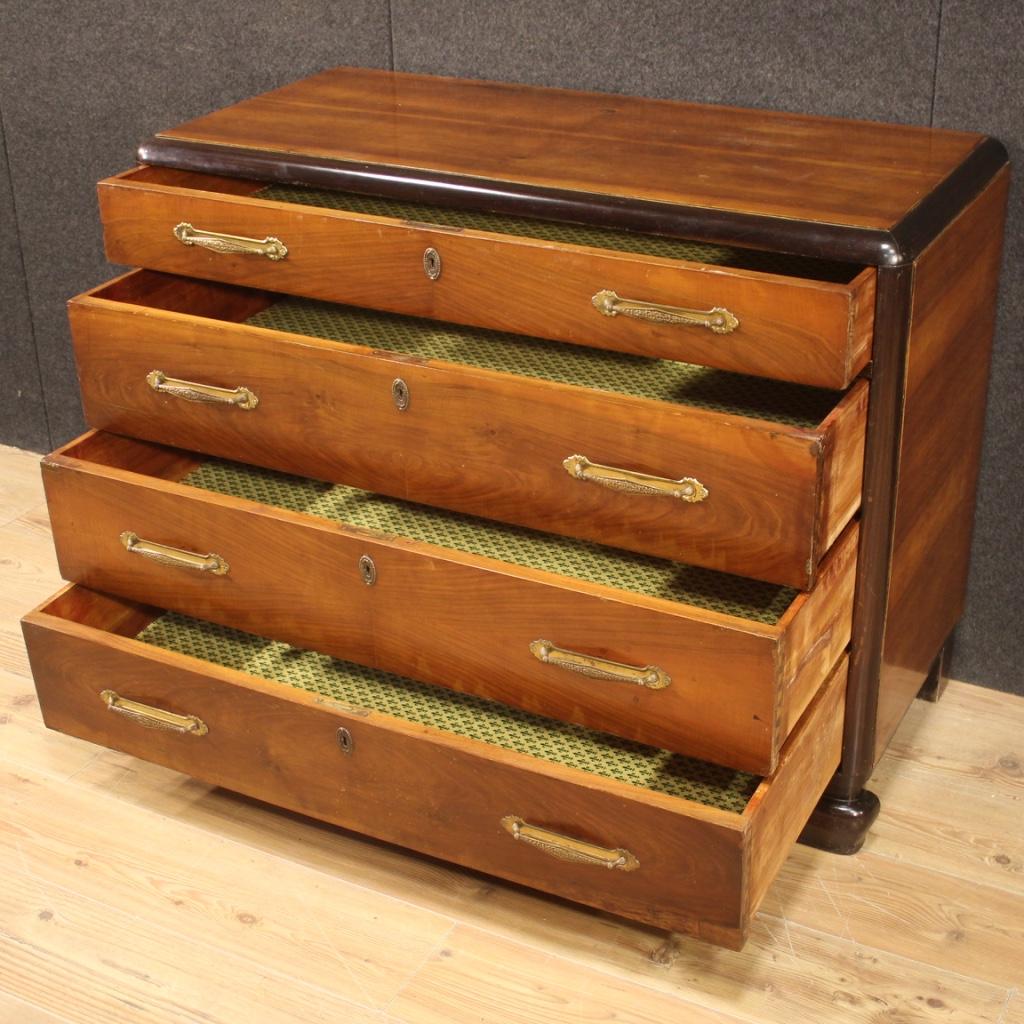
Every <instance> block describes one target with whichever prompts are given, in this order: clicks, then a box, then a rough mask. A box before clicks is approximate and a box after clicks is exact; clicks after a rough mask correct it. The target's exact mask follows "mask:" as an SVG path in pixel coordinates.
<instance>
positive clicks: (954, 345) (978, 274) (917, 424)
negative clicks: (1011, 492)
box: [874, 170, 1009, 761]
mask: <svg viewBox="0 0 1024 1024" xmlns="http://www.w3.org/2000/svg"><path fill="white" fill-rule="evenodd" d="M1008 187H1009V171H1006V170H1004V171H1003V172H1002V173H1001V174H1000V175H999V176H998V177H997V178H996V179H995V180H994V181H993V182H992V184H991V185H989V187H988V188H987V189H986V190H985V191H984V192H983V193H982V194H981V195H980V196H979V197H978V198H977V199H976V200H975V202H974V203H972V204H971V206H969V207H968V208H967V210H965V211H964V212H963V213H962V214H961V215H960V216H959V217H958V218H957V219H956V220H955V221H954V222H953V223H952V224H951V225H950V226H949V227H948V228H947V229H946V231H945V232H943V234H942V235H941V236H940V237H939V238H938V239H937V240H936V241H935V242H934V243H933V244H932V245H931V246H930V247H929V248H928V249H927V250H926V251H925V253H924V254H923V255H922V257H921V259H920V261H919V262H918V263H917V264H916V266H915V268H914V298H913V312H912V318H911V323H910V340H909V346H908V355H907V366H906V387H905V392H904V402H903V429H902V439H901V441H900V450H899V490H898V494H897V498H896V510H895V519H894V523H893V527H892V528H893V556H892V569H891V575H890V583H889V599H888V611H887V615H886V622H885V646H884V650H883V655H882V666H881V678H880V684H879V695H878V711H877V724H876V729H875V734H874V760H875V761H877V760H878V758H880V757H881V755H882V752H883V751H884V750H885V747H886V745H887V744H888V743H889V740H890V739H891V738H892V735H893V733H894V732H895V730H896V727H897V725H898V724H899V721H900V719H901V718H902V717H903V714H904V713H905V712H906V709H907V707H908V706H909V705H910V703H911V701H912V700H913V699H914V697H915V696H916V695H917V693H918V691H919V690H920V689H921V686H922V684H923V683H924V681H925V679H926V677H927V675H928V673H929V671H930V669H931V667H932V664H933V662H934V660H935V658H936V657H937V656H938V654H939V651H940V650H941V648H942V645H943V644H944V643H945V642H946V638H947V637H948V636H949V634H950V633H951V632H952V630H953V627H954V626H955V625H956V623H957V621H958V620H959V619H960V616H961V614H962V613H963V606H964V599H965V596H966V589H967V571H968V566H969V561H970V549H971V531H972V528H973V524H974V503H975V490H976V484H977V477H978V466H979V461H980V452H981V439H982V432H983V430H984V425H985V396H986V392H987V389H988V371H989V358H990V352H991V346H992V333H993V330H994V327H995V314H996V304H995V300H996V288H997V284H998V279H999V265H1000V259H1001V256H1002V241H1003V221H1004V216H1005V208H1006V195H1007V189H1008Z"/></svg>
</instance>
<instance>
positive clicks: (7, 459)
mask: <svg viewBox="0 0 1024 1024" xmlns="http://www.w3.org/2000/svg"><path fill="white" fill-rule="evenodd" d="M39 458H40V456H38V455H37V454H36V453H35V452H26V451H22V450H21V449H19V448H11V447H10V446H9V445H0V469H2V472H0V524H3V523H7V522H10V521H11V520H12V519H17V518H18V516H20V515H22V514H24V513H25V512H27V511H28V510H29V509H31V508H33V507H34V506H37V505H38V504H39V503H40V502H41V501H42V500H43V484H42V479H41V477H40V475H39Z"/></svg>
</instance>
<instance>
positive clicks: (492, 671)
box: [44, 434, 856, 774]
mask: <svg viewBox="0 0 1024 1024" xmlns="http://www.w3.org/2000/svg"><path fill="white" fill-rule="evenodd" d="M97 439H98V440H99V441H100V442H102V445H103V447H104V449H106V448H108V447H109V446H110V445H111V444H112V443H114V444H118V443H119V445H120V447H121V450H122V454H121V455H120V456H118V457H117V458H116V460H115V459H110V458H109V456H107V455H105V454H103V453H100V455H99V456H98V457H94V456H93V449H94V443H95V442H96V440H97ZM153 447H155V446H152V445H147V444H143V443H141V442H138V441H132V440H128V439H127V438H113V437H112V435H104V434H93V435H87V436H86V437H85V438H84V439H82V440H80V441H79V442H73V443H72V444H71V445H69V446H68V447H66V448H65V449H63V450H60V451H58V452H57V453H55V454H54V455H52V456H49V457H47V459H46V460H44V482H45V485H46V493H47V500H48V503H49V508H50V518H51V522H52V525H53V533H54V541H55V544H56V548H57V554H58V561H59V564H60V568H61V574H62V576H64V578H65V579H68V580H72V581H74V582H77V583H82V584H84V585H86V586H89V587H91V588H94V589H97V590H103V591H109V592H110V593H113V594H118V595H122V596H125V597H129V598H132V599H134V600H139V601H145V602H147V603H154V604H157V605H159V606H161V607H166V608H171V609H173V610H175V611H181V612H185V613H187V614H190V615H195V616H198V617H200V618H204V619H209V620H211V621H215V622H221V623H223V624H225V625H229V626H234V627H236V628H238V629H243V630H246V631H248V632H251V633H256V634H261V635H266V636H270V637H273V638H275V639H278V640H283V641H286V642H288V643H292V644H295V645H297V646H301V647H307V648H311V649H314V650H318V651H322V652H324V653H329V654H335V655H338V656H339V657H342V658H345V659H348V660H351V661H355V662H359V663H361V664H366V665H373V666H375V667H378V668H383V669H386V670H388V671H392V672H396V673H398V674H399V675H406V676H412V677H414V678H417V679H422V680H424V681H426V682H429V683H434V684H437V685H440V686H445V687H450V688H453V689H457V690H465V691H469V692H473V693H477V694H480V695H482V696H484V697H488V698H491V699H494V700H497V701H500V702H502V703H505V704H511V705H514V706H518V707H522V708H525V709H526V710H528V711H531V712H534V713H537V714H543V715H548V716H550V717H553V718H559V719H563V720H567V721H574V722H579V723H580V724H583V725H586V726H588V727H591V728H596V729H601V730H604V731H607V732H611V733H614V734H617V735H621V736H626V737H627V738H630V739H636V740H639V741H641V742H645V743H649V744H652V745H654V746H659V747H663V748H666V749H670V750H675V751H679V752H681V753H686V754H691V755H693V756H696V757H701V758H704V759H706V760H710V761H715V762H716V763H720V764H728V765H731V766H734V767H737V768H743V769H746V770H751V771H756V772H759V773H762V774H765V773H767V772H770V771H771V769H772V767H773V766H774V764H775V760H776V757H777V755H778V750H779V748H780V746H781V744H782V742H783V741H784V739H785V736H786V735H787V733H788V732H789V730H790V728H791V727H792V725H793V724H794V723H795V721H796V718H797V716H798V715H799V712H800V711H802V709H803V707H804V706H805V705H806V703H807V701H808V700H809V698H810V696H811V695H812V694H813V692H814V691H815V690H817V689H818V688H819V687H820V685H821V683H822V681H823V680H824V679H825V678H826V676H827V675H828V673H829V671H830V670H831V668H832V665H833V662H834V659H835V657H838V655H839V653H840V652H841V651H842V649H843V647H844V646H845V644H846V642H847V640H848V638H849V629H850V617H851V608H852V580H853V576H854V571H855V558H854V551H855V548H856V527H855V526H851V528H850V530H849V531H848V532H847V533H846V534H845V535H844V537H843V538H841V540H840V541H839V542H838V543H837V545H836V547H835V549H834V551H833V553H832V554H831V555H830V556H829V559H828V561H827V562H826V564H825V568H824V571H823V574H822V579H823V581H824V582H823V584H822V585H819V586H818V588H816V590H815V592H814V593H813V594H812V595H810V596H809V597H808V596H806V595H800V596H798V597H797V599H796V601H795V602H794V605H793V606H792V607H791V608H790V609H789V610H788V611H787V613H786V614H785V616H784V618H783V620H782V621H781V622H780V623H779V624H778V625H776V626H768V625H763V624H760V623H755V622H752V621H750V620H745V619H740V618H735V617H732V616H728V615H724V614H721V613H718V612H713V611H707V610H703V609H700V608H697V607H695V606H690V605H684V604H680V603H677V602H672V601H668V600H665V599H661V598H653V597H647V596H645V595H640V594H636V593H632V592H628V591H623V590H617V589H613V588H611V587H607V586H602V585H599V584H594V583H588V582H585V581H581V580H577V579H574V578H569V577H565V576H558V575H554V574H551V573H546V572H542V571H539V570H533V569H529V568H526V567H522V566H517V565H511V564H507V563H501V562H495V561H492V560H490V559H487V558H483V557H480V556H476V555H471V554H468V553H465V552H460V551H455V550H451V549H447V548H442V547H438V546H435V545H431V544H424V543H420V542H416V541H412V540H408V539H405V538H401V537H395V536H392V535H388V534H382V533H376V532H373V531H369V530H365V529H359V528H355V527H346V526H343V525H339V524H336V523H332V522H329V521H327V520H323V519H318V518H314V517H311V516H306V515H300V514H296V513H291V512H287V511H284V510H281V509H275V508H270V507H268V506H264V505H259V504H255V503H253V502H247V501H242V500H239V499H235V498H229V497H225V496H223V495H219V494H213V493H211V492H208V491H203V490H199V489H197V488H193V487H188V486H186V485H183V484H179V483H176V482H174V481H173V480H169V479H164V478H162V477H161V476H160V475H159V474H158V475H149V474H148V472H147V470H146V469H142V470H141V471H140V472H132V471H130V470H126V469H124V468H119V467H120V466H122V465H123V464H124V462H125V461H127V459H130V457H131V453H132V452H133V451H134V450H138V453H139V462H140V465H142V466H145V465H147V464H149V463H150V462H151V461H152V456H151V455H150V454H149V453H150V450H151V449H152V448H153ZM100 458H102V459H104V460H105V461H99V459H100ZM111 462H116V465H110V463H111ZM181 471H184V466H183V465H179V466H177V467H176V468H175V470H174V471H173V473H172V475H174V474H177V473H178V472H181ZM125 530H131V531H133V532H135V533H136V534H138V535H139V536H140V537H141V538H143V539H145V540H148V541H154V542H157V543H160V544H166V545H170V546H172V547H176V548H183V549H186V550H189V551H194V552H198V553H201V554H207V553H210V552H213V553H216V554H218V555H220V556H221V557H222V558H224V559H225V560H226V561H227V563H228V565H229V567H230V571H229V572H228V573H227V574H226V575H223V576H214V575H210V574H208V573H203V572H198V571H194V570H188V569H184V568H178V567H169V566H166V565H161V564H158V563H156V562H153V561H150V560H148V559H146V558H143V557H140V556H138V555H134V554H131V553H129V552H128V551H126V550H125V548H124V547H123V546H122V544H121V542H120V539H119V538H120V535H121V533H122V531H125ZM363 555H369V556H370V557H372V558H373V560H374V562H375V565H376V571H377V580H376V583H375V584H374V585H373V586H369V587H368V586H367V585H366V584H365V583H364V582H363V579H362V576H361V574H360V572H359V568H358V561H359V559H360V557H361V556H363ZM833 565H834V566H835V570H834V571H833V569H832V566H833ZM538 639H544V640H548V641H550V642H551V643H554V644H556V645H557V646H559V647H563V648H567V649H569V650H573V651H578V652H581V653H585V654H590V655H594V656H597V657H601V658H608V659H611V660H613V661H617V662H620V663H625V664H628V665H637V666H645V665H657V666H660V667H661V668H662V669H664V670H665V671H666V672H667V673H668V674H669V675H670V676H671V678H672V683H671V685H670V686H669V687H667V688H666V689H662V690H649V689H646V688H643V687H639V686H633V685H629V684H624V683H615V682H608V681H603V680H593V679H588V678H585V677H583V676H580V675H578V674H577V673H575V672H569V671H565V670H564V669H560V668H558V667H556V666H554V665H548V664H544V663H542V662H540V661H538V660H537V659H536V658H534V657H533V655H532V654H531V653H530V650H529V645H530V643H531V642H533V641H534V640H538ZM826 652H827V653H826ZM829 658H831V660H829Z"/></svg>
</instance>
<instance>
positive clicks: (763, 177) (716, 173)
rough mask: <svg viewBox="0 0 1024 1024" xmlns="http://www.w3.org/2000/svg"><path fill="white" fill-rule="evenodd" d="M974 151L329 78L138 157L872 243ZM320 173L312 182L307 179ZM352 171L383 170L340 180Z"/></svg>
mask: <svg viewBox="0 0 1024 1024" xmlns="http://www.w3.org/2000/svg"><path fill="white" fill-rule="evenodd" d="M984 142H985V139H984V137H983V136H981V135H977V134H974V133H967V132H953V131H939V130H934V129H929V128H916V127H905V126H899V125H888V124H876V123H873V122H865V121H845V120H838V119H834V118H823V117H811V116H805V115H796V114H783V113H774V112H770V111H761V110H743V109H738V108H731V107H721V106H705V105H699V104H693V103H682V102H677V101H670V100H655V99H641V98H635V97H627V96H617V95H610V94H603V93H587V92H575V91H569V90H562V89H545V88H537V87H532V86H523V85H511V84H506V83H498V82H482V81H471V80H462V79H455V78H439V77H433V76H426V75H411V74H403V73H397V72H388V71H376V70H367V69H362V68H334V69H331V70H327V71H323V72H321V73H319V74H317V75H313V76H312V77H310V78H307V79H304V80H302V81H299V82H296V83H294V84H292V85H288V86H285V87H284V88H281V89H277V90H274V91H272V92H268V93H264V94H263V95H261V96H256V97H253V98H252V99H248V100H244V101H242V102H241V103H237V104H235V105H234V106H231V107H226V108H224V109H223V110H218V111H215V112H214V113H212V114H208V115H206V116H204V117H199V118H196V119H195V120H193V121H189V122H186V123H185V124H182V125H180V126H178V127H177V128H173V129H171V130H169V131H165V132H161V133H160V134H159V135H158V136H156V138H155V139H153V140H151V142H150V143H148V144H144V145H143V146H142V147H140V150H139V153H140V157H141V158H142V159H143V161H144V162H149V163H165V164H169V165H173V166H179V167H182V166H190V165H191V167H192V169H196V170H208V171H214V172H217V173H229V174H230V173H235V174H249V175H253V176H257V177H275V178H289V179H291V180H293V181H300V182H304V183H313V182H314V181H323V180H325V179H324V178H323V174H325V173H326V172H325V171H324V170H323V168H324V167H325V166H331V165H333V168H334V173H335V178H334V179H333V180H334V182H335V187H346V188H347V187H354V190H357V191H384V192H387V191H389V188H388V187H386V186H389V185H390V186H393V187H392V188H390V191H397V190H399V189H402V188H404V189H405V190H406V191H408V190H409V188H410V187H411V180H413V179H415V180H418V181H419V182H421V183H422V182H423V181H424V179H426V178H430V179H432V184H431V185H430V189H431V192H430V195H431V196H432V197H434V198H437V197H438V196H441V195H442V192H443V190H447V192H446V195H447V199H448V201H451V202H453V203H457V204H459V205H467V204H468V202H469V201H470V200H467V198H466V196H465V195H463V196H461V197H460V196H457V195H455V193H456V192H458V191H459V190H461V191H462V192H467V191H468V192H470V193H474V192H477V193H480V192H482V193H486V194H487V195H492V196H493V195H497V196H498V197H499V200H500V201H501V204H502V205H503V206H504V208H505V209H513V208H514V209H516V210H517V211H518V212H523V213H533V214H535V215H539V216H545V215H546V216H563V217H567V218H569V219H591V218H586V217H585V216H583V215H574V214H573V213H572V210H571V209H570V207H573V206H576V207H582V206H583V205H585V203H586V202H590V203H591V204H596V205H601V206H603V207H604V208H614V209H617V210H619V211H620V216H621V218H622V219H621V223H623V224H626V223H627V222H628V221H627V219H626V214H624V213H622V211H623V209H625V210H627V211H628V210H634V211H635V210H636V209H639V208H645V209H646V211H647V214H650V211H651V210H661V212H662V214H663V215H664V214H665V212H666V211H667V214H668V220H670V221H671V220H673V218H674V217H675V215H676V212H677V211H678V210H680V209H681V208H685V209H687V210H689V211H690V222H689V223H688V224H687V230H691V231H692V230H694V229H693V227H692V224H693V223H696V224H697V226H698V228H699V227H700V225H701V223H707V224H710V223H711V221H724V222H726V223H727V224H728V231H726V232H724V234H731V236H732V237H733V239H734V240H740V241H741V242H742V240H743V236H742V229H741V228H740V227H737V224H738V223H739V221H742V220H743V219H744V218H746V219H748V220H749V219H750V218H757V219H761V220H764V219H765V218H770V219H771V220H772V222H774V223H776V224H777V223H779V222H780V221H781V222H784V221H797V222H801V223H802V224H804V225H819V226H820V227H821V231H824V232H825V233H826V234H827V233H828V232H832V233H833V234H836V233H837V232H838V233H840V234H842V233H843V232H847V233H849V232H850V231H851V230H852V231H860V232H862V233H865V232H866V233H868V234H871V233H873V234H874V235H875V236H878V235H879V233H880V232H887V231H890V230H892V229H893V228H895V227H896V226H897V225H899V224H900V222H901V221H903V219H904V218H905V217H906V216H907V215H908V213H910V211H912V210H915V208H917V207H918V206H919V204H920V203H921V202H922V200H923V199H925V198H926V197H927V196H929V195H930V194H931V193H933V192H934V191H935V189H936V188H937V187H938V186H939V185H940V183H942V182H943V181H945V180H946V179H948V178H949V176H950V175H951V173H953V172H954V171H955V170H956V169H957V168H958V167H961V165H963V164H964V161H965V160H967V159H968V157H969V156H971V155H972V153H973V154H974V160H975V162H978V161H977V156H978V150H979V148H980V149H984V148H985V147H984V146H983V143H984ZM183 151H184V152H185V154H186V155H185V156H182V152H183ZM211 154H212V156H211ZM1002 159H1003V160H1005V154H1003V155H1002ZM246 160H248V161H249V163H248V164H245V161H246ZM232 161H234V164H232ZM260 161H261V162H260ZM275 161H276V162H275ZM317 166H319V167H320V173H321V177H320V178H316V177H315V175H314V176H313V177H310V168H314V169H315V168H316V167H317ZM339 167H340V168H342V169H343V174H342V175H341V176H339V175H338V173H337V172H338V168H339ZM353 168H359V169H360V173H362V174H363V176H364V177H366V176H367V173H368V172H369V171H372V170H374V169H377V170H378V171H379V170H380V169H384V171H385V173H383V174H379V173H378V174H376V175H371V177H374V178H375V183H374V184H373V185H370V184H363V185H361V186H360V185H359V184H358V183H357V184H356V185H355V186H351V182H350V179H351V178H352V175H353V173H355V172H354V171H353ZM409 172H411V173H409ZM382 182H383V183H384V185H383V186H382V185H381V183H382ZM478 186H482V188H480V187H478ZM556 193H557V195H558V196H561V197H562V200H563V201H562V202H561V204H560V202H559V201H558V200H557V199H556V197H555V194H556ZM513 199H514V200H516V201H518V202H519V206H518V207H515V206H513V204H512V200H513ZM440 201H442V202H443V201H446V200H445V199H444V198H442V199H441V200H440ZM531 201H532V202H533V204H534V207H535V208H533V209H531V208H530V203H531ZM609 204H611V206H609ZM560 205H561V206H562V207H564V208H563V209H559V206H560ZM695 213H696V214H697V216H695ZM700 214H702V215H703V217H704V220H703V221H701V219H700V216H699V215H700ZM594 219H596V215H595V218H594ZM680 224H681V222H680ZM633 226H635V227H637V229H639V230H643V229H644V228H643V226H641V225H640V224H639V223H637V224H635V225H633ZM648 227H649V228H652V229H655V230H657V229H658V225H657V224H656V223H653V222H649V223H648ZM782 230H783V233H785V232H786V230H787V229H786V228H785V226H784V227H783V229H782ZM790 230H791V231H792V229H790ZM665 233H674V230H672V229H671V226H666V227H665ZM697 233H698V234H701V233H703V234H707V235H710V234H713V233H715V232H713V231H712V230H711V229H710V228H709V230H708V231H707V232H700V231H697ZM820 233H821V232H819V234H820ZM718 234H719V235H720V236H722V237H724V234H723V233H722V232H718ZM804 234H807V228H806V227H805V228H804ZM748 244H763V243H761V241H760V239H755V240H754V241H751V242H749V243H748ZM801 247H803V248H806V249H807V250H808V251H810V250H811V248H813V246H807V245H804V246H801V245H796V246H795V248H801ZM819 248H822V249H823V251H824V249H827V248H828V247H827V246H824V247H822V246H819ZM812 254H815V255H817V254H818V253H812Z"/></svg>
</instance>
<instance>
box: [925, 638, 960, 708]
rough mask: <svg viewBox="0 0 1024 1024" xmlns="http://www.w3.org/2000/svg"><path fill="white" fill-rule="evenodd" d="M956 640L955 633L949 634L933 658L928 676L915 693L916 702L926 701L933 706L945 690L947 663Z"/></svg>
mask: <svg viewBox="0 0 1024 1024" xmlns="http://www.w3.org/2000/svg"><path fill="white" fill-rule="evenodd" d="M955 640H956V633H950V634H949V638H948V639H947V640H946V642H945V643H944V644H943V645H942V650H941V651H939V653H938V654H937V655H936V656H935V660H934V661H933V662H932V667H931V668H930V669H929V670H928V675H927V676H926V677H925V680H924V682H923V683H922V684H921V689H920V690H918V692H917V699H918V700H927V701H930V702H931V703H932V704H934V703H935V702H936V701H937V700H938V699H939V698H940V697H941V696H942V694H943V691H944V690H945V689H946V683H948V682H949V663H950V660H951V658H952V655H953V645H954V642H955Z"/></svg>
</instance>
